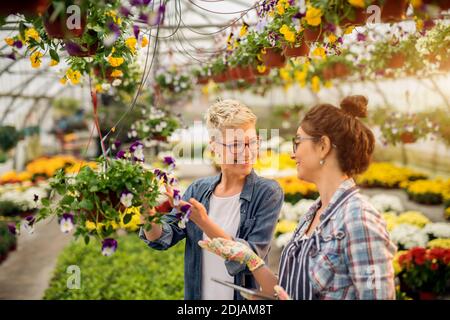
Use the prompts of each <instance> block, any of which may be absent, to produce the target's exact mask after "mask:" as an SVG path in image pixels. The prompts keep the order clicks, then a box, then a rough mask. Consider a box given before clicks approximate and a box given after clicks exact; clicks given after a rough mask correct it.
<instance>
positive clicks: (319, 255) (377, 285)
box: [280, 179, 397, 300]
mask: <svg viewBox="0 0 450 320" xmlns="http://www.w3.org/2000/svg"><path fill="white" fill-rule="evenodd" d="M354 186H355V182H354V180H353V179H348V180H346V181H344V182H343V183H342V184H341V185H340V186H339V188H338V190H337V191H336V192H335V193H334V195H333V197H332V199H331V201H330V205H329V206H328V207H327V210H325V212H323V214H322V215H321V218H320V221H321V222H322V221H323V220H324V218H325V217H326V216H327V215H328V213H329V212H328V208H330V206H331V205H332V204H333V203H334V202H336V201H337V200H338V199H339V197H340V196H341V195H342V194H343V193H344V192H345V191H346V190H348V189H350V188H352V187H354ZM320 204H321V203H320V199H318V200H317V201H316V202H315V203H314V204H313V205H312V207H311V208H310V209H309V211H308V212H307V213H306V214H305V215H304V216H303V217H302V218H301V219H300V222H299V225H298V226H297V229H296V230H295V232H294V237H293V239H291V242H292V241H293V240H294V239H300V238H301V237H302V236H303V235H304V234H305V232H306V230H307V229H308V227H309V225H310V224H311V222H312V220H313V219H314V215H315V213H316V211H317V210H318V209H319V208H320ZM317 231H318V236H317V237H315V238H316V242H318V243H315V244H314V245H313V248H312V249H311V252H310V253H309V260H308V267H307V269H308V274H309V281H310V284H311V287H312V290H313V293H314V296H315V297H317V298H318V299H333V300H337V299H351V300H353V299H364V300H371V299H395V285H394V269H393V265H392V260H393V256H394V254H395V252H396V250H397V248H396V246H395V245H394V244H393V243H392V241H391V240H390V238H389V233H388V232H387V230H386V223H385V222H384V220H383V218H382V217H381V215H380V214H379V213H378V212H377V211H376V209H375V208H373V206H372V205H371V204H370V203H368V202H367V201H366V200H365V199H364V198H363V197H362V196H361V195H360V194H359V192H356V193H355V194H353V195H352V196H351V197H350V198H348V199H347V201H345V202H344V203H342V204H341V205H340V206H339V207H338V208H337V209H336V211H335V212H334V213H333V214H332V215H331V217H330V219H329V220H328V221H326V222H325V223H324V224H323V225H322V227H321V228H320V230H317ZM313 235H314V234H313ZM291 242H290V243H291ZM288 247H289V244H288V245H287V246H286V248H288ZM286 248H285V249H286ZM283 263H284V262H283V261H281V263H280V267H281V266H282V265H283ZM294 270H295V268H294Z"/></svg>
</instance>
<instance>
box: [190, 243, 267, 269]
mask: <svg viewBox="0 0 450 320" xmlns="http://www.w3.org/2000/svg"><path fill="white" fill-rule="evenodd" d="M198 244H199V246H200V247H202V248H203V249H206V250H208V251H210V252H212V253H214V254H216V255H218V256H220V257H222V258H224V259H225V260H229V261H236V262H239V263H241V264H242V263H245V264H246V265H247V267H248V269H249V270H250V271H253V270H256V269H258V268H259V267H261V266H263V265H264V260H262V259H261V258H260V257H258V255H257V254H256V253H255V252H253V250H252V249H250V248H249V247H248V246H246V245H245V244H243V243H240V242H236V241H233V240H228V239H224V238H214V239H212V240H210V239H207V240H200V241H199V242H198Z"/></svg>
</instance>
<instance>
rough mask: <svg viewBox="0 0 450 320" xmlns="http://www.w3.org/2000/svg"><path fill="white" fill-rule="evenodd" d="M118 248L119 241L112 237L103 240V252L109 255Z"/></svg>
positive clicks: (106, 255)
mask: <svg viewBox="0 0 450 320" xmlns="http://www.w3.org/2000/svg"><path fill="white" fill-rule="evenodd" d="M116 250H117V241H116V240H114V239H111V238H106V239H104V240H103V241H102V254H103V255H104V256H105V257H109V256H110V255H112V254H113V253H114V252H116Z"/></svg>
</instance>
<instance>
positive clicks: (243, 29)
mask: <svg viewBox="0 0 450 320" xmlns="http://www.w3.org/2000/svg"><path fill="white" fill-rule="evenodd" d="M247 31H248V24H246V23H245V22H244V24H243V25H242V27H241V30H239V37H240V38H242V37H243V36H245V35H246V34H247Z"/></svg>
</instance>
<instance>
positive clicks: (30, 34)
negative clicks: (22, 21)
mask: <svg viewBox="0 0 450 320" xmlns="http://www.w3.org/2000/svg"><path fill="white" fill-rule="evenodd" d="M30 39H34V40H35V41H39V39H40V38H39V33H38V32H37V31H36V29H34V28H28V29H27V30H25V41H29V40H30Z"/></svg>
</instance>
